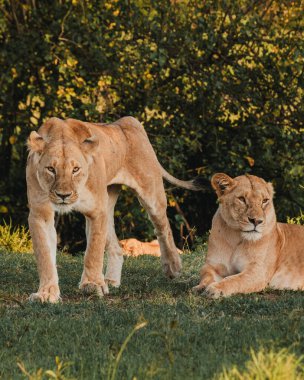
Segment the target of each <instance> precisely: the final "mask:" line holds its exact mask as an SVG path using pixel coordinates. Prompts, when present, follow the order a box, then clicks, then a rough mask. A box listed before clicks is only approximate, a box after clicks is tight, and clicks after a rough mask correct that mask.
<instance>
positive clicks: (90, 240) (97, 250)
mask: <svg viewBox="0 0 304 380" xmlns="http://www.w3.org/2000/svg"><path fill="white" fill-rule="evenodd" d="M86 223H87V224H86V231H87V249H86V252H85V256H84V268H83V273H82V276H81V281H80V285H79V288H80V289H81V290H83V291H84V292H85V293H96V294H97V295H98V296H99V297H102V296H103V295H105V294H108V292H109V291H108V286H107V285H106V283H105V280H104V275H103V258H104V249H105V243H106V234H107V215H106V212H99V213H98V214H97V215H94V216H92V215H90V216H88V215H87V216H86Z"/></svg>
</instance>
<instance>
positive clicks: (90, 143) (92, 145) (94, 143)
mask: <svg viewBox="0 0 304 380" xmlns="http://www.w3.org/2000/svg"><path fill="white" fill-rule="evenodd" d="M98 145H99V141H98V139H97V137H96V136H91V137H87V138H86V139H85V140H83V142H82V143H81V147H82V149H83V150H84V151H85V152H86V153H89V152H93V151H94V150H95V149H96V148H97V147H98Z"/></svg>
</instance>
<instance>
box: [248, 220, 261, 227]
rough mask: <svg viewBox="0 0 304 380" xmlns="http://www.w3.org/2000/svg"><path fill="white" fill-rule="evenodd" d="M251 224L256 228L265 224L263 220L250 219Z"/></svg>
mask: <svg viewBox="0 0 304 380" xmlns="http://www.w3.org/2000/svg"><path fill="white" fill-rule="evenodd" d="M248 220H249V222H250V223H252V224H253V225H254V226H255V227H256V226H258V225H259V224H261V223H263V219H253V218H248Z"/></svg>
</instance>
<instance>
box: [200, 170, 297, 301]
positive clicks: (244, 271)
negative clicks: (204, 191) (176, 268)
mask: <svg viewBox="0 0 304 380" xmlns="http://www.w3.org/2000/svg"><path fill="white" fill-rule="evenodd" d="M211 184H212V187H213V188H214V189H215V191H216V193H217V195H218V200H219V208H218V210H217V212H216V214H215V215H214V217H213V221H212V228H211V233H210V237H209V243H208V253H207V258H206V263H205V265H204V266H203V267H202V269H201V281H200V284H199V285H198V286H196V287H195V288H194V289H195V290H202V289H205V292H206V294H207V295H208V296H209V297H212V298H218V297H220V296H224V297H225V296H230V295H232V294H236V293H251V292H258V291H261V290H263V289H264V288H265V287H267V286H269V287H271V288H274V289H293V290H299V289H300V290H304V227H303V226H298V225H290V224H283V223H277V221H276V215H275V210H274V206H273V201H272V198H273V188H272V185H271V184H270V183H266V182H265V181H264V180H263V179H262V178H259V177H255V176H253V175H243V176H239V177H236V178H234V179H232V178H230V177H229V176H228V175H226V174H224V173H218V174H215V175H214V176H213V177H212V180H211Z"/></svg>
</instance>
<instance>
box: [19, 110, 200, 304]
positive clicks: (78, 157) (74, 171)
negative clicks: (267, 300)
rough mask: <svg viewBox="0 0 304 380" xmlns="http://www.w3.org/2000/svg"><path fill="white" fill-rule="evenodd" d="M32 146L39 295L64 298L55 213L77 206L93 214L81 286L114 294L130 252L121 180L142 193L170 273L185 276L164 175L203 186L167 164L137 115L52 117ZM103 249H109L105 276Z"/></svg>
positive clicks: (30, 184)
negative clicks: (122, 240)
mask: <svg viewBox="0 0 304 380" xmlns="http://www.w3.org/2000/svg"><path fill="white" fill-rule="evenodd" d="M28 147H29V150H30V153H29V157H28V164H27V173H26V177H27V186H28V201H29V208H30V215H29V227H30V232H31V235H32V239H33V245H34V251H35V255H36V258H37V264H38V272H39V277H40V285H39V289H38V292H37V293H34V294H32V295H31V299H32V300H35V299H38V300H41V301H42V302H44V301H49V302H56V301H58V300H59V298H60V291H59V287H58V275H57V269H56V231H55V227H54V212H55V211H58V212H61V213H65V212H70V211H72V210H76V211H79V212H81V213H82V214H84V216H85V218H86V235H87V249H86V253H85V258H84V270H83V274H82V278H81V282H80V288H81V289H83V290H84V291H92V290H94V291H96V292H97V293H98V294H99V295H103V294H106V293H108V283H110V284H112V285H114V286H119V284H120V278H121V269H122V263H123V257H122V250H121V247H120V245H119V242H118V240H117V237H116V233H115V228H114V207H115V204H116V201H117V198H118V194H119V190H120V185H121V184H124V185H127V186H129V187H130V188H132V189H133V190H134V191H135V192H136V194H137V196H138V198H139V200H140V202H141V204H142V205H143V206H144V207H145V208H146V210H147V212H148V213H149V216H150V219H151V221H152V222H153V224H154V227H155V233H156V235H157V238H158V241H159V244H160V250H161V261H162V264H163V268H164V271H165V273H166V275H167V276H169V277H175V276H176V275H177V274H178V273H179V271H180V269H181V260H180V257H179V254H178V252H177V249H176V247H175V244H174V241H173V237H172V233H171V229H170V225H169V222H168V219H167V216H166V207H167V200H166V195H165V191H164V186H163V179H162V178H163V177H164V178H166V179H167V180H169V181H170V182H172V183H174V184H176V185H178V186H182V187H185V188H188V189H192V190H197V189H198V188H197V187H196V186H195V184H194V182H193V181H180V180H178V179H176V178H174V177H172V176H170V174H169V173H167V172H166V171H165V170H164V169H163V168H162V167H161V165H160V164H159V162H158V161H157V157H156V155H155V153H154V151H153V148H152V146H151V144H150V142H149V140H148V137H147V135H146V132H145V131H144V128H143V127H142V125H141V124H140V123H139V122H138V121H137V120H136V119H134V118H132V117H124V118H122V119H120V120H118V121H116V122H115V123H113V124H93V123H84V122H81V121H78V120H74V119H68V120H65V121H63V120H60V119H57V118H51V119H50V120H48V121H47V122H46V123H45V124H44V125H42V126H41V127H40V129H39V131H38V133H37V132H32V133H31V135H30V136H29V139H28ZM104 249H106V251H107V253H108V266H107V271H106V275H105V277H104V275H103V256H104Z"/></svg>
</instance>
